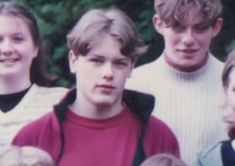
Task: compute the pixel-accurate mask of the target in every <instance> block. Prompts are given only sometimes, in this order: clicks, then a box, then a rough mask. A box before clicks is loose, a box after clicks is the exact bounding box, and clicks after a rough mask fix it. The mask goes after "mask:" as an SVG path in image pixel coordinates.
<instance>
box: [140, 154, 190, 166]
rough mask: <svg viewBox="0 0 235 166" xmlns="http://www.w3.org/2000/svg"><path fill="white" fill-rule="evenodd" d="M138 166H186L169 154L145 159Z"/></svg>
mask: <svg viewBox="0 0 235 166" xmlns="http://www.w3.org/2000/svg"><path fill="white" fill-rule="evenodd" d="M140 166H187V165H186V164H185V163H184V162H183V161H182V160H181V159H179V158H176V157H175V156H173V155H171V154H155V155H153V156H150V157H149V158H147V159H146V160H145V161H144V162H143V163H142V164H141V165H140Z"/></svg>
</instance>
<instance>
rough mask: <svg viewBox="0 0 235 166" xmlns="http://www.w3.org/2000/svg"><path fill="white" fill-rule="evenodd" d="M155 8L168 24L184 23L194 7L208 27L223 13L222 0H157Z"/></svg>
mask: <svg viewBox="0 0 235 166" xmlns="http://www.w3.org/2000/svg"><path fill="white" fill-rule="evenodd" d="M154 9H155V12H156V14H157V15H158V16H159V18H160V19H161V20H162V21H164V22H165V23H166V24H167V25H168V26H175V25H178V24H182V25H184V22H185V21H186V20H187V17H188V13H189V12H190V11H191V10H192V9H193V10H194V12H196V14H199V16H200V17H201V18H202V21H203V23H205V26H207V27H210V26H213V25H214V24H215V22H216V20H217V19H218V18H220V17H221V15H222V4H221V1H220V0H155V1H154Z"/></svg>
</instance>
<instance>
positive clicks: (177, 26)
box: [172, 25, 185, 32]
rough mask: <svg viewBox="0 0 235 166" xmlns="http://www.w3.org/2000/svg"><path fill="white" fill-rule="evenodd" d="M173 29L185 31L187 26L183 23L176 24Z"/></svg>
mask: <svg viewBox="0 0 235 166" xmlns="http://www.w3.org/2000/svg"><path fill="white" fill-rule="evenodd" d="M172 29H173V30H174V31H175V32H183V31H184V30H185V27H184V26H182V25H174V26H173V27H172Z"/></svg>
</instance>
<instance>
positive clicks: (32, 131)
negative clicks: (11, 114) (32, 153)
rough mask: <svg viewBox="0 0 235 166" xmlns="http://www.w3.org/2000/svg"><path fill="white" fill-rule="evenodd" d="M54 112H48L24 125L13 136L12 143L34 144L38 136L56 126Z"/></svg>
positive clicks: (21, 144) (20, 144)
mask: <svg viewBox="0 0 235 166" xmlns="http://www.w3.org/2000/svg"><path fill="white" fill-rule="evenodd" d="M57 123H58V122H57V120H56V116H55V114H54V112H49V113H47V114H45V115H44V116H42V117H40V118H39V119H37V120H35V121H33V122H31V123H29V124H27V125H25V126H24V127H23V128H22V129H21V130H20V131H19V132H18V133H17V134H16V135H15V137H14V139H13V141H12V144H14V145H19V146H23V145H34V144H35V143H36V142H37V140H38V139H39V138H40V136H42V135H44V134H45V132H49V131H48V130H50V128H52V127H53V128H58V124H57Z"/></svg>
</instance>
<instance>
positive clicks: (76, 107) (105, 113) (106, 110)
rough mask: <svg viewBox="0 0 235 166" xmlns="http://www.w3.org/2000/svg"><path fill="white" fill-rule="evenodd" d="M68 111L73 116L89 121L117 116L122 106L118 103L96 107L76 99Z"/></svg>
mask: <svg viewBox="0 0 235 166" xmlns="http://www.w3.org/2000/svg"><path fill="white" fill-rule="evenodd" d="M70 109H71V111H73V112H74V113H75V114H77V115H79V116H82V117H86V118H91V119H108V118H111V117H113V116H115V115H117V114H119V113H120V112H121V111H122V109H123V106H122V104H121V102H119V101H118V102H116V103H114V104H112V105H103V106H97V105H95V104H93V103H88V102H84V101H82V100H81V98H80V100H78V98H76V100H75V101H74V103H73V104H71V105H70Z"/></svg>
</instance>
